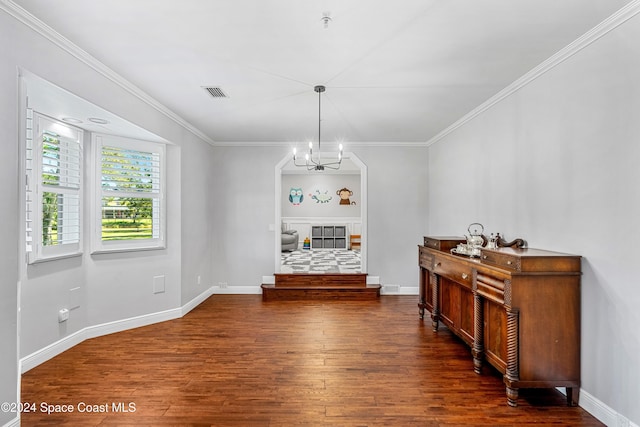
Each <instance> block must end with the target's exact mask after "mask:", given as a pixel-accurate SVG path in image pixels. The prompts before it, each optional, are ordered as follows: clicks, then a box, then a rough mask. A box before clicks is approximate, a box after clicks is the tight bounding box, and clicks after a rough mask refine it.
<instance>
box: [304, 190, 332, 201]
mask: <svg viewBox="0 0 640 427" xmlns="http://www.w3.org/2000/svg"><path fill="white" fill-rule="evenodd" d="M309 197H311V199H313V200H315V201H316V203H329V202H330V201H331V199H332V198H333V197H332V196H331V195H330V194H329V190H327V191H325V192H324V193H321V192H320V190H316V191H315V193H311V194H309Z"/></svg>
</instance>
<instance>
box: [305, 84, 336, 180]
mask: <svg viewBox="0 0 640 427" xmlns="http://www.w3.org/2000/svg"><path fill="white" fill-rule="evenodd" d="M313 90H314V91H315V92H316V93H317V94H318V152H317V155H315V156H314V154H313V142H311V141H309V151H308V152H307V153H306V154H305V155H304V159H305V162H304V163H298V157H297V155H296V148H295V147H294V148H293V164H294V165H296V166H299V167H306V168H307V170H310V171H312V170H315V171H323V170H325V168H326V169H334V170H336V169H340V163H342V144H339V145H338V158H337V159H333V160H331V161H326V162H325V161H323V159H322V152H321V151H320V143H321V142H320V141H321V140H320V135H321V133H320V130H321V129H320V128H321V123H322V120H321V118H320V112H321V109H320V107H321V97H322V92H324V91H325V90H326V88H325V87H324V86H322V85H318V86H316V87H314V88H313Z"/></svg>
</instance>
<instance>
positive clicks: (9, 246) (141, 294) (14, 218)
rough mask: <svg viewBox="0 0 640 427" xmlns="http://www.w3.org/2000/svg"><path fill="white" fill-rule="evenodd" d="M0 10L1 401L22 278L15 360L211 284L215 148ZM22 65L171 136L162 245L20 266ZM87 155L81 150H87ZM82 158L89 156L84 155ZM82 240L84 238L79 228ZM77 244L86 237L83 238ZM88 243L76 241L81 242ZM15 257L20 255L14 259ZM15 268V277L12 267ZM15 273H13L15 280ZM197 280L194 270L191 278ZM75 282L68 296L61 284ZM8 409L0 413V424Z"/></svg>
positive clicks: (12, 366)
mask: <svg viewBox="0 0 640 427" xmlns="http://www.w3.org/2000/svg"><path fill="white" fill-rule="evenodd" d="M4 7H5V6H2V8H0V39H2V40H11V43H2V52H1V55H2V62H0V90H1V92H2V94H3V96H2V97H1V98H0V123H1V124H2V125H3V129H4V131H5V133H4V136H5V137H4V138H2V144H3V153H4V155H3V162H2V163H3V165H2V168H0V174H1V179H0V196H2V198H3V200H5V201H6V202H7V203H6V204H7V208H6V209H2V210H0V219H1V220H2V223H3V224H5V229H4V230H3V244H2V245H1V246H0V267H1V271H2V286H1V287H0V305H1V307H0V308H2V310H1V311H0V322H1V326H0V339H1V340H2V348H3V350H2V352H1V353H0V358H1V359H0V401H7V402H16V401H18V400H19V396H18V383H19V377H18V353H17V345H18V343H17V339H16V331H17V326H16V322H17V316H18V315H17V304H18V292H17V284H18V281H19V280H21V284H22V292H21V313H20V322H21V337H20V340H21V341H20V356H21V357H25V356H29V355H30V354H32V353H34V352H38V351H41V350H43V349H45V348H46V347H47V346H49V345H51V344H55V343H57V342H60V340H63V339H65V338H68V337H69V336H71V335H73V334H74V333H75V332H77V331H80V330H82V329H83V328H88V327H92V326H96V325H101V324H104V323H107V322H117V321H122V320H124V319H127V318H132V317H138V316H144V315H148V314H152V313H158V312H164V311H166V310H174V311H175V310H176V309H177V310H178V312H179V309H180V307H181V306H184V305H185V304H186V303H187V302H189V301H191V300H192V299H193V298H195V297H197V296H198V295H200V294H202V293H203V292H205V291H206V290H207V289H208V288H209V287H210V286H211V280H212V276H213V274H212V272H213V267H212V262H211V260H212V250H211V246H210V241H211V240H212V236H213V233H214V225H212V224H213V222H212V221H211V209H212V208H213V204H214V200H213V193H212V192H211V191H210V188H211V186H212V184H211V183H212V180H213V173H212V172H211V171H210V170H209V169H208V164H209V163H211V162H212V160H213V155H214V151H213V148H212V147H211V146H210V145H208V144H207V143H206V142H204V141H202V140H201V139H199V138H198V137H196V136H195V135H194V134H192V133H190V132H188V131H187V130H186V129H185V128H184V127H183V126H181V125H179V124H178V123H176V121H174V120H171V119H169V118H168V117H167V116H166V115H165V114H163V113H161V112H160V111H159V110H158V109H156V108H154V107H152V106H151V105H149V104H148V103H146V102H144V101H142V100H141V99H140V98H139V97H137V96H134V95H133V94H132V93H131V92H130V91H128V90H126V89H125V88H123V87H122V86H121V85H120V84H117V83H116V81H115V80H117V79H115V80H114V79H113V78H112V77H113V76H111V75H110V74H108V73H107V75H104V74H102V73H100V72H98V71H97V70H96V69H95V68H93V67H92V66H91V65H90V64H92V62H91V61H88V63H87V62H85V61H82V60H79V59H78V58H77V57H75V56H74V55H72V54H70V53H69V52H68V51H66V50H65V49H62V48H60V47H59V46H58V45H56V44H55V43H53V42H52V41H51V40H50V39H47V38H45V37H44V36H43V35H41V34H39V33H37V32H36V31H33V30H31V29H30V28H28V27H27V26H26V25H24V24H22V23H20V22H19V21H18V20H17V19H14V18H13V17H12V16H10V15H9V14H8V13H6V11H5V9H4ZM19 69H26V70H28V71H30V72H32V73H34V74H36V75H39V76H40V77H42V78H44V79H46V80H48V81H50V82H51V83H53V84H55V85H57V86H59V87H61V88H64V89H66V90H68V91H69V92H71V93H74V94H76V95H77V96H79V97H81V98H84V99H85V100H87V101H88V102H91V103H93V104H95V105H97V106H99V107H101V108H103V109H105V110H107V111H109V112H111V113H113V114H116V115H118V116H120V117H123V118H125V119H126V120H128V121H129V122H131V123H134V124H136V125H138V126H140V127H142V128H145V129H147V130H148V131H150V132H152V133H154V134H156V135H159V136H160V137H162V138H164V139H166V140H168V141H170V142H171V143H172V144H173V145H170V146H168V148H167V186H168V190H167V249H165V250H158V251H145V252H135V253H121V254H108V255H106V254H103V255H93V256H92V255H90V254H88V250H87V251H86V252H85V254H84V255H83V256H81V257H75V258H70V259H63V260H56V261H48V262H45V263H41V264H37V265H32V266H28V267H27V266H26V264H25V263H24V259H23V256H22V253H23V248H21V247H20V246H21V245H20V240H21V239H20V230H23V228H24V222H23V218H22V217H21V216H20V215H19V210H20V206H21V203H22V199H23V198H22V190H21V189H20V188H19V185H18V177H19V176H20V175H19V161H18V159H19V150H18V146H19V130H18V101H19V99H18V70H19ZM87 150H88V152H90V147H88V148H87ZM87 154H88V153H87ZM85 231H86V232H87V234H86V236H87V237H86V238H88V231H87V230H85ZM85 243H86V241H85ZM88 247H89V245H87V244H85V248H88ZM19 254H20V255H19ZM20 272H22V273H20ZM158 275H164V276H165V292H164V293H160V294H154V293H153V291H152V283H153V277H154V276H158ZM20 276H21V277H20ZM197 276H201V281H200V284H198V283H197ZM75 287H80V291H79V292H78V295H79V296H77V297H75V296H74V297H72V296H71V295H70V289H72V288H75ZM71 299H76V300H77V301H78V302H79V308H77V309H74V310H72V311H71V315H70V318H69V320H68V321H67V322H64V323H62V324H59V323H58V321H57V313H58V310H59V309H60V308H62V307H64V306H68V305H69V301H70V300H71ZM12 415H13V414H6V413H0V425H3V424H5V423H6V422H8V421H9V420H11V419H12Z"/></svg>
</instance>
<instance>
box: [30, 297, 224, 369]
mask: <svg viewBox="0 0 640 427" xmlns="http://www.w3.org/2000/svg"><path fill="white" fill-rule="evenodd" d="M212 294H213V288H212V287H211V288H209V289H207V290H206V291H204V292H203V293H201V294H200V295H198V296H196V297H195V298H194V299H192V300H191V301H189V302H188V303H186V304H185V305H184V306H182V307H178V308H173V309H170V310H164V311H160V312H157V313H149V314H144V315H141V316H136V317H130V318H128V319H122V320H116V321H113V322H108V323H103V324H100V325H94V326H87V327H86V328H83V329H81V330H79V331H77V332H75V333H73V334H71V335H67V336H66V337H64V338H62V339H60V340H58V341H56V342H54V343H52V344H49V345H48V346H46V347H44V348H41V349H40V350H37V351H34V352H33V353H31V354H30V355H28V356H25V357H23V358H22V359H20V366H21V372H22V373H25V372H27V371H29V370H30V369H33V368H35V367H36V366H38V365H40V364H41V363H44V362H46V361H47V360H49V359H51V358H53V357H55V356H57V355H58V354H61V353H63V352H65V351H67V350H69V349H70V348H71V347H73V346H76V345H78V344H80V343H81V342H82V341H84V340H88V339H90V338H96V337H100V336H103V335H109V334H113V333H115V332H122V331H126V330H128V329H134V328H139V327H141V326H147V325H152V324H154V323H159V322H164V321H167V320H172V319H178V318H180V317H182V316H184V315H185V314H187V313H188V312H190V311H191V310H193V309H194V308H195V307H197V306H198V304H201V303H202V302H203V301H204V300H206V299H207V298H209V297H210V296H211V295H212Z"/></svg>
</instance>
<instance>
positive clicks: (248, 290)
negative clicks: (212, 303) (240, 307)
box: [213, 276, 266, 295]
mask: <svg viewBox="0 0 640 427" xmlns="http://www.w3.org/2000/svg"><path fill="white" fill-rule="evenodd" d="M265 277H266V276H265ZM263 283H265V282H263ZM213 293H214V294H227V295H259V294H261V293H262V288H261V287H260V286H227V287H225V288H221V287H219V286H214V288H213Z"/></svg>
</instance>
